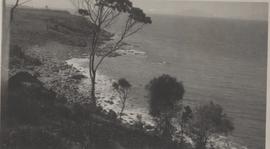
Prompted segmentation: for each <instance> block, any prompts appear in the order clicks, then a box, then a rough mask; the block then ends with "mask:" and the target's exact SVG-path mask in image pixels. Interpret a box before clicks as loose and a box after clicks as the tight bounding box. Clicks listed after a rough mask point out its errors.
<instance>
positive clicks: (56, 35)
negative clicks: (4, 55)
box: [10, 8, 111, 47]
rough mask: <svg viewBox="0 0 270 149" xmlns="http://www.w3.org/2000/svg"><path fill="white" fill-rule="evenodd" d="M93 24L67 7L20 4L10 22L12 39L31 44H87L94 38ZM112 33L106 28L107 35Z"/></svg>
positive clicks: (15, 42) (12, 40) (80, 45)
mask: <svg viewBox="0 0 270 149" xmlns="http://www.w3.org/2000/svg"><path fill="white" fill-rule="evenodd" d="M92 27H93V26H91V23H89V22H87V20H86V19H85V18H83V17H81V16H77V15H72V14H70V13H69V12H67V11H59V10H45V9H26V8H19V9H17V10H16V11H15V14H14V21H13V23H12V25H11V29H10V30H11V35H10V37H11V40H10V41H11V42H10V43H11V44H19V45H21V46H23V47H28V46H31V45H36V44H38V45H42V44H44V43H46V42H47V41H57V42H60V43H63V44H67V45H72V46H79V47H85V46H86V45H87V38H90V39H91V31H92ZM110 36H111V34H110V33H108V32H103V38H104V39H108V38H109V37H110Z"/></svg>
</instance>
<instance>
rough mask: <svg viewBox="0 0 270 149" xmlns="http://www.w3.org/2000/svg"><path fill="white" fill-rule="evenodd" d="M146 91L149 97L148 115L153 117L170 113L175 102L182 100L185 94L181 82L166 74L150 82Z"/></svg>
mask: <svg viewBox="0 0 270 149" xmlns="http://www.w3.org/2000/svg"><path fill="white" fill-rule="evenodd" d="M146 89H147V90H148V91H149V96H150V114H151V115H153V116H159V115H160V114H162V113H166V112H168V111H171V110H172V109H173V108H174V106H175V104H176V103H177V101H179V100H181V99H183V96H184V92H185V90H184V86H183V84H182V82H179V81H177V80H176V78H173V77H171V76H170V75H166V74H164V75H162V76H160V77H158V78H154V79H153V80H151V81H150V82H149V84H148V85H147V86H146Z"/></svg>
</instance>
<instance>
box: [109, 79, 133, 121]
mask: <svg viewBox="0 0 270 149" xmlns="http://www.w3.org/2000/svg"><path fill="white" fill-rule="evenodd" d="M112 86H113V88H114V90H116V91H117V93H118V95H119V97H120V100H121V101H120V102H121V103H120V104H121V110H120V113H119V115H120V118H121V116H122V114H123V112H124V109H125V107H126V101H127V98H128V93H129V91H130V88H131V84H130V83H129V82H128V81H127V80H126V79H124V78H121V79H119V80H118V81H117V82H113V85H112Z"/></svg>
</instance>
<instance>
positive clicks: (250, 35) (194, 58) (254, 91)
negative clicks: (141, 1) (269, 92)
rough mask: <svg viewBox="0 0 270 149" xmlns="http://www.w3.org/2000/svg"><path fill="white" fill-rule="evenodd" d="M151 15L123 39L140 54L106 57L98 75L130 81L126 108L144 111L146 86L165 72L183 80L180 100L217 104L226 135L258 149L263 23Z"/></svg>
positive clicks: (263, 68)
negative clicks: (225, 119)
mask: <svg viewBox="0 0 270 149" xmlns="http://www.w3.org/2000/svg"><path fill="white" fill-rule="evenodd" d="M151 17H152V20H153V24H151V25H148V26H146V27H145V28H144V30H143V31H141V32H139V33H138V34H136V35H134V36H132V37H130V38H129V39H127V40H126V42H127V43H129V44H131V49H133V50H138V51H142V52H145V53H146V54H145V55H127V56H120V57H114V58H108V59H106V60H105V61H104V63H103V64H102V65H101V69H100V70H101V73H103V74H105V75H107V76H109V77H111V78H113V79H119V78H122V77H123V78H126V79H127V80H129V81H130V83H131V84H132V92H131V98H130V99H129V104H128V107H127V108H128V109H132V110H135V111H136V110H137V111H141V110H142V111H147V109H148V99H147V97H146V95H147V92H146V90H145V85H146V84H147V83H148V82H149V81H150V80H151V79H152V78H153V77H158V76H160V75H162V74H169V75H171V76H173V77H176V78H177V79H178V80H181V81H182V82H183V84H184V87H185V90H186V93H185V96H184V103H185V104H189V105H191V106H195V105H198V104H203V103H206V102H209V101H214V102H216V103H218V104H221V105H222V106H223V107H224V110H225V112H226V113H227V114H228V115H229V116H230V117H231V118H232V120H233V122H234V125H235V130H234V132H233V133H232V137H231V139H233V140H234V141H235V142H238V143H240V144H242V145H244V146H247V147H248V148H250V149H263V148H264V144H265V116H266V114H265V113H266V75H267V74H266V67H267V21H254V20H230V19H220V18H199V17H183V16H181V17H180V16H165V15H152V16H151ZM114 29H115V30H117V28H114ZM85 67H87V63H86V64H85Z"/></svg>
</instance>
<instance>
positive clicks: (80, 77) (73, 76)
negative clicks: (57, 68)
mask: <svg viewBox="0 0 270 149" xmlns="http://www.w3.org/2000/svg"><path fill="white" fill-rule="evenodd" d="M71 78H72V79H75V80H81V79H85V78H87V77H86V76H85V75H82V74H74V75H72V76H71Z"/></svg>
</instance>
